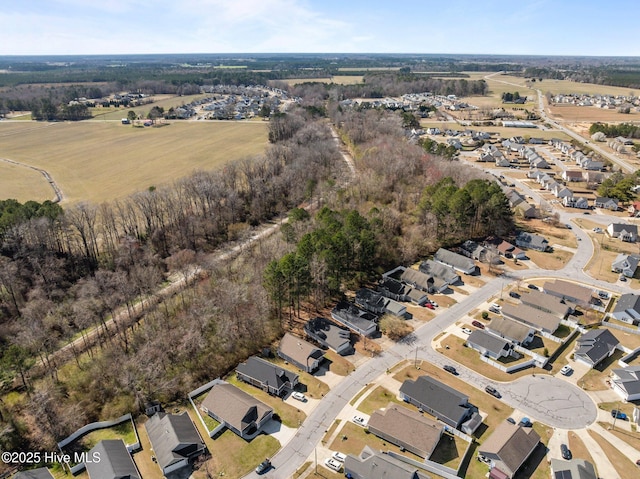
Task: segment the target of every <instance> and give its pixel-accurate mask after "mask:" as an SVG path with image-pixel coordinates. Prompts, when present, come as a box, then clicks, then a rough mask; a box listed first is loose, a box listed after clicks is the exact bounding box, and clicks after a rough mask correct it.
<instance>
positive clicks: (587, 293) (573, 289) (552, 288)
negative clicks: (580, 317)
mask: <svg viewBox="0 0 640 479" xmlns="http://www.w3.org/2000/svg"><path fill="white" fill-rule="evenodd" d="M542 290H543V291H544V292H545V293H547V294H550V295H552V296H556V297H558V298H560V299H562V300H564V301H568V302H571V303H574V304H577V305H578V306H581V307H583V308H590V307H591V306H592V302H593V289H591V288H586V287H584V286H580V285H579V284H576V283H574V282H572V281H565V280H563V279H556V280H554V281H546V282H545V283H544V285H543V286H542Z"/></svg>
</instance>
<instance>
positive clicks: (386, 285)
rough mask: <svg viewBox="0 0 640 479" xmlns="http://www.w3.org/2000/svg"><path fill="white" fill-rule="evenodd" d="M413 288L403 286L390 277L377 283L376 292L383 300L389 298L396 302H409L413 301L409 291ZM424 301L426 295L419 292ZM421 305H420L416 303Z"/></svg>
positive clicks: (400, 282)
mask: <svg viewBox="0 0 640 479" xmlns="http://www.w3.org/2000/svg"><path fill="white" fill-rule="evenodd" d="M412 290H413V288H412V287H411V286H408V285H406V284H404V283H403V282H402V281H398V280H397V279H394V278H390V277H386V278H385V277H383V278H382V279H381V280H380V282H379V283H378V292H379V293H380V294H381V295H382V296H384V297H385V298H391V299H393V300H396V301H403V302H410V301H413V299H412V297H411V291H412ZM420 294H421V295H422V297H423V298H424V300H423V301H422V303H424V302H425V301H426V300H427V295H426V294H425V293H423V292H420ZM418 304H421V303H418Z"/></svg>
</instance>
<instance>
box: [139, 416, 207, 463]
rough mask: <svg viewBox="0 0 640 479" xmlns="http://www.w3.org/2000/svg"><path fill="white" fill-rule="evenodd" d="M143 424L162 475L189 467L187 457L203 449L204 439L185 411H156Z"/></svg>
mask: <svg viewBox="0 0 640 479" xmlns="http://www.w3.org/2000/svg"><path fill="white" fill-rule="evenodd" d="M144 426H145V429H146V430H147V435H148V436H149V441H150V442H151V447H152V448H153V452H154V454H155V456H156V461H157V463H158V466H160V469H161V470H162V474H164V475H165V476H166V475H167V474H170V473H172V472H174V471H177V470H179V469H182V468H183V467H188V466H189V464H190V461H191V460H192V459H194V458H195V457H197V456H199V455H200V454H202V453H203V452H204V450H205V446H204V442H202V438H201V437H200V434H198V430H197V429H196V427H195V426H194V425H193V422H191V419H190V418H189V414H188V413H186V412H183V413H182V414H179V415H176V414H166V413H163V412H158V413H156V414H154V415H153V416H151V417H150V418H149V419H148V420H147V422H146V423H145V425H144Z"/></svg>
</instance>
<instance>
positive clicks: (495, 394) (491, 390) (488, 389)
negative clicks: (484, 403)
mask: <svg viewBox="0 0 640 479" xmlns="http://www.w3.org/2000/svg"><path fill="white" fill-rule="evenodd" d="M484 390H485V391H486V392H487V393H489V394H491V395H492V396H493V397H497V398H498V399H500V398H501V397H502V395H501V394H500V393H499V392H498V390H497V389H496V388H494V387H493V386H487V387H486V388H484Z"/></svg>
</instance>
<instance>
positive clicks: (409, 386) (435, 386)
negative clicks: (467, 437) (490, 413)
mask: <svg viewBox="0 0 640 479" xmlns="http://www.w3.org/2000/svg"><path fill="white" fill-rule="evenodd" d="M400 397H401V398H402V400H403V401H405V402H408V403H410V404H413V405H414V406H416V407H417V408H419V409H422V410H423V411H425V412H427V413H429V414H431V415H432V416H434V417H435V418H436V419H439V420H440V421H442V422H444V423H445V424H447V425H448V426H451V427H453V428H455V429H460V430H461V431H463V432H465V433H467V434H473V432H474V431H475V429H476V428H477V427H478V426H479V425H480V423H479V422H477V419H476V416H480V415H479V414H478V409H477V408H476V407H475V406H473V405H472V404H470V403H469V397H468V396H466V395H465V394H462V393H461V392H459V391H456V390H455V389H453V388H451V387H449V386H447V385H446V384H443V383H441V382H440V381H438V380H436V379H434V378H432V377H429V376H420V377H419V378H418V379H416V380H410V379H407V380H406V381H405V382H403V383H402V386H400ZM465 424H473V425H474V426H475V427H474V428H473V430H469V429H468V428H466V427H465Z"/></svg>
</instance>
